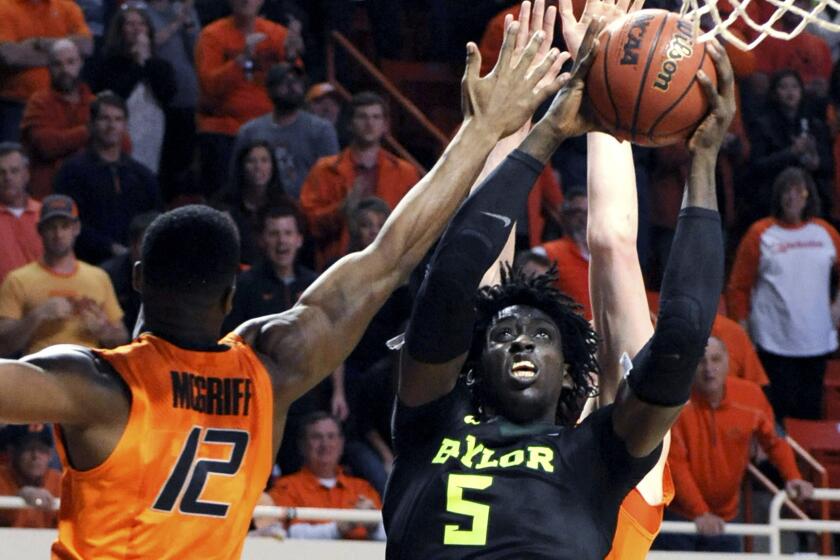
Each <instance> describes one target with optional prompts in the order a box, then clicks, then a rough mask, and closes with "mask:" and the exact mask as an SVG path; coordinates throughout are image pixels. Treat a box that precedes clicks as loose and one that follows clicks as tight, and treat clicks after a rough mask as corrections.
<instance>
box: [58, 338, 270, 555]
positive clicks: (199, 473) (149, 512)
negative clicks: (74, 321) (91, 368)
mask: <svg viewBox="0 0 840 560" xmlns="http://www.w3.org/2000/svg"><path fill="white" fill-rule="evenodd" d="M221 344H224V345H226V346H228V349H227V350H225V351H215V352H212V351H211V352H198V351H190V350H185V349H182V348H178V347H176V346H174V345H172V344H170V343H168V342H166V341H164V340H162V339H160V338H157V337H155V336H152V335H149V334H144V335H142V336H140V337H139V338H138V339H137V340H135V341H134V342H132V343H131V344H128V345H126V346H121V347H119V348H116V349H114V350H97V351H96V352H97V354H98V355H99V356H100V357H102V358H104V359H105V360H106V361H107V362H109V363H110V364H111V366H112V367H113V368H114V369H115V370H116V371H117V372H118V373H119V375H120V376H121V377H122V379H123V381H124V382H125V383H126V385H127V386H128V388H129V389H130V391H131V410H130V413H129V416H128V422H127V424H126V427H125V431H124V432H123V435H122V437H121V439H120V441H119V442H118V443H117V446H116V448H115V449H114V450H113V452H112V453H111V455H110V456H109V457H108V458H107V459H106V460H105V461H104V462H103V463H102V464H101V465H99V466H97V467H94V468H92V469H90V470H86V471H78V470H75V469H73V468H72V467H71V466H70V463H69V461H68V455H67V451H66V449H65V447H64V444H63V439H62V437H61V431H60V428H59V427H58V426H57V427H56V428H57V430H56V431H57V433H58V435H59V437H58V438H56V441H57V447H58V450H59V454H60V456H61V459H62V461H63V463H64V465H65V466H66V467H67V468H66V469H65V472H64V478H63V480H62V488H61V498H62V500H61V510H60V512H59V524H58V531H59V534H58V541H57V542H56V543H55V544H54V545H53V547H52V552H53V558H54V559H70V558H72V559H81V558H94V557H95V558H103V559H104V558H107V559H116V558H120V559H124V558H155V559H164V558H178V559H180V558H215V559H227V558H239V556H240V553H241V551H242V546H243V544H244V541H245V536H246V534H247V532H248V526H249V524H250V521H251V514H252V513H253V509H254V506H255V505H256V503H257V501H258V499H259V497H260V494H261V492H262V489H263V488H264V486H265V483H266V481H267V480H268V476H269V474H270V472H271V464H272V459H273V457H272V456H273V453H272V432H273V420H272V418H273V416H272V415H273V393H272V385H271V381H270V378H269V375H268V372H266V370H265V367H264V366H263V364H262V363H261V362H260V360H259V359H258V358H257V356H256V355H255V354H254V352H253V351H252V350H251V349H250V348H249V347H248V346H247V345H246V344H245V343H244V341H243V340H242V339H241V338H240V337H239V336H237V335H235V334H229V335H228V336H227V337H225V338H224V339H223V340H222V341H221Z"/></svg>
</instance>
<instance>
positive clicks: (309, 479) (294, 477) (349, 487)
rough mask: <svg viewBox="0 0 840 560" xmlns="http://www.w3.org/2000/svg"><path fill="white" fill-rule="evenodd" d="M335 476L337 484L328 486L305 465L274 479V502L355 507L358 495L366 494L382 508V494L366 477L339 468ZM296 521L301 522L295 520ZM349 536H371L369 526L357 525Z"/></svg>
mask: <svg viewBox="0 0 840 560" xmlns="http://www.w3.org/2000/svg"><path fill="white" fill-rule="evenodd" d="M335 478H336V483H335V487H333V488H329V487H328V486H324V485H323V484H321V483H320V481H319V480H318V478H317V477H316V476H315V474H314V473H313V472H312V471H310V470H309V469H307V468H306V467H303V468H302V469H301V470H300V471H298V472H296V473H294V474H290V475H287V476H283V477H280V478H278V479H277V480H275V481H274V485H273V486H272V487H271V490H269V491H268V494H269V496H271V499H272V500H274V503H275V504H277V505H278V506H285V507H316V508H331V509H332V508H335V509H354V508H355V507H356V502H357V501H358V500H359V497H360V496H364V497H365V498H368V499H369V500H370V501H372V502H373V503H374V505H375V506H376V508H377V509H382V502H381V500H380V499H379V494H378V493H377V492H376V490H374V488H373V486H371V485H370V484H369V483H368V482H367V481H366V480H364V479H362V478H357V477H355V476H349V475H346V474H344V472H343V471H342V470H341V468H340V467H339V469H338V474H337V475H336V477H335ZM293 523H299V522H297V521H293ZM305 523H312V522H310V521H306V522H305ZM324 523H328V521H324ZM347 538H350V539H366V538H368V534H367V529H365V528H364V527H356V528H355V529H353V530H352V531H351V532H350V533H349V534H348V535H347Z"/></svg>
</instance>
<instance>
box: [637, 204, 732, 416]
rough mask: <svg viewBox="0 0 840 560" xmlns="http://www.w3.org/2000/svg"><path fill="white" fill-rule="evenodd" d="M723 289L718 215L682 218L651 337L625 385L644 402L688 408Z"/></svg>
mask: <svg viewBox="0 0 840 560" xmlns="http://www.w3.org/2000/svg"><path fill="white" fill-rule="evenodd" d="M722 288H723V237H722V232H721V227H720V215H719V214H718V213H717V212H716V211H713V210H708V209H705V208H686V209H685V210H683V211H682V212H681V214H680V219H679V222H678V224H677V232H676V235H675V236H674V244H673V247H672V248H671V254H670V257H669V258H668V265H667V267H666V270H665V278H664V279H663V282H662V293H661V297H660V302H661V305H660V309H659V317H658V320H657V324H656V330H655V331H654V334H653V337H652V338H651V339H650V340H649V341H648V343H647V344H645V346H644V347H643V348H642V350H641V351H639V353H638V354H637V355H636V357H635V358H634V359H633V369H632V371H631V372H630V373H629V375H628V377H627V382H628V383H629V385H630V388H631V389H632V390H633V393H634V394H635V395H636V396H637V397H638V398H639V399H641V400H643V401H645V402H647V403H650V404H654V405H659V406H677V405H680V404H683V403H685V402H686V401H687V400H688V398H689V396H690V394H691V385H692V383H693V381H694V374H695V371H696V369H697V365H698V364H699V363H700V359H701V358H702V357H703V353H704V352H705V348H706V343H707V341H708V338H709V334H710V333H711V330H712V323H713V322H714V319H715V313H716V312H717V305H718V300H719V299H720V292H721V290H722Z"/></svg>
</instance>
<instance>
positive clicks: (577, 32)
mask: <svg viewBox="0 0 840 560" xmlns="http://www.w3.org/2000/svg"><path fill="white" fill-rule="evenodd" d="M644 4H645V0H587V1H586V5H585V6H584V7H583V13H582V14H581V15H580V19H578V18H576V17H575V13H574V10H573V9H572V0H559V13H560V22H561V24H562V26H563V40H564V41H565V42H566V48H567V49H569V54H571V55H572V58H577V53H578V49H579V48H580V44H581V42H583V37H584V35H586V29H587V28H588V27H589V23H590V22H591V21H592V20H593V19H595V18H601V19H603V20H604V25H605V26H606V25H609V24H610V23H612V22H613V21H615V20H617V19H619V18H621V17H623V16H625V15H627V14H630V13H633V12H636V11H639V10H641V9H642V7H643V6H644Z"/></svg>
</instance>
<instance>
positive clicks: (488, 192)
mask: <svg viewBox="0 0 840 560" xmlns="http://www.w3.org/2000/svg"><path fill="white" fill-rule="evenodd" d="M542 170H543V165H542V164H541V163H540V162H538V161H537V160H536V159H534V158H532V157H531V156H529V155H527V154H525V153H522V152H520V151H518V150H517V151H514V152H513V153H511V154H510V155H509V156H508V157H507V158H505V160H504V161H503V162H502V164H501V165H499V167H497V168H496V169H495V170H494V171H493V172H492V173H491V174H490V175H489V176H488V177H487V178H486V179H485V180H484V182H483V183H482V184H481V185H480V186H479V188H478V189H477V190H476V191H475V192H474V193H473V194H472V196H470V197H469V198H468V199H467V200H466V201H465V202H464V204H462V205H461V208H460V209H459V210H458V212H457V213H456V214H455V217H454V218H452V222H451V223H450V224H449V227H447V229H446V232H445V233H444V234H443V237H442V238H441V240H440V242H439V243H438V247H437V249H436V250H435V253H434V255H433V256H432V260H431V263H430V264H429V267H428V272H427V274H426V278H425V279H424V281H423V284H422V285H421V286H420V290H419V292H418V294H417V299H416V301H415V303H414V310H413V312H412V316H411V323H410V324H409V327H408V332H407V333H406V349H407V350H408V353H409V355H410V356H411V357H412V358H414V359H415V360H417V361H419V362H423V363H428V364H439V363H444V362H448V361H449V360H452V359H454V358H456V357H457V356H459V355H461V354H463V353H464V352H466V351H467V350H468V349H469V347H470V342H471V341H472V333H473V322H474V318H475V301H474V300H475V291H476V289H477V288H478V284H479V282H480V281H481V278H482V276H484V273H485V272H486V271H487V269H488V268H489V267H490V266H491V265H492V264H493V262H494V261H495V260H496V258H498V256H499V253H501V252H502V249H504V246H505V243H506V242H507V239H508V236H509V234H510V231H511V229H512V227H513V220H515V219H516V217H517V216H520V215H521V214H522V213H524V212H525V207H526V206H527V203H528V194H529V193H530V192H531V189H532V188H533V186H534V183H535V182H536V180H537V177H539V175H540V173H542Z"/></svg>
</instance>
